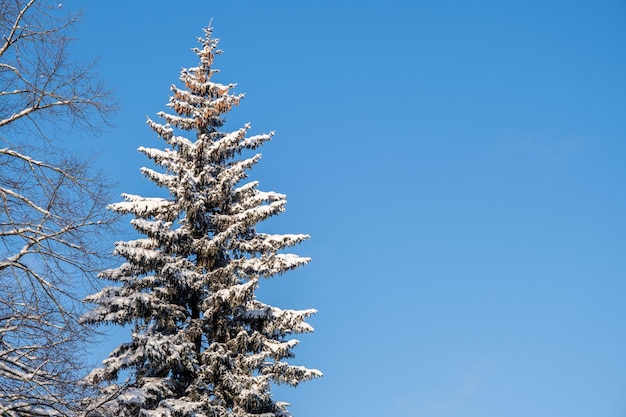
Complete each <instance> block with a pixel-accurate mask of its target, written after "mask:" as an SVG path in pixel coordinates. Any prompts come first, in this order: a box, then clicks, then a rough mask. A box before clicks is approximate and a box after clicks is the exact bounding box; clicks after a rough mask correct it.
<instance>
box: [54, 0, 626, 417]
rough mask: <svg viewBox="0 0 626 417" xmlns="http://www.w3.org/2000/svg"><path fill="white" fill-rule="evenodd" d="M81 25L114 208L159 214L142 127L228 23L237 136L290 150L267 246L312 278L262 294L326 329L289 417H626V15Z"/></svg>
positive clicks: (202, 18) (456, 10)
mask: <svg viewBox="0 0 626 417" xmlns="http://www.w3.org/2000/svg"><path fill="white" fill-rule="evenodd" d="M79 6H82V7H83V8H84V11H85V15H84V23H83V24H82V26H81V27H80V29H79V31H78V32H77V33H76V38H77V39H78V40H77V44H76V46H75V53H76V54H77V55H78V56H84V57H86V58H87V57H90V56H99V57H100V65H99V71H100V72H101V74H102V75H103V77H104V78H105V79H106V80H107V82H108V83H109V84H110V85H111V86H112V87H113V88H115V89H116V92H117V98H118V100H119V104H120V108H121V110H120V112H119V113H118V114H117V115H116V116H115V118H114V120H112V121H113V123H114V124H115V127H114V128H112V129H109V130H108V131H107V132H106V133H105V134H104V135H102V136H101V137H100V138H99V139H98V140H97V141H96V142H95V144H94V148H95V149H100V150H101V159H100V160H99V162H98V164H99V165H100V166H101V167H103V168H104V169H105V171H106V172H107V173H108V175H109V176H110V177H111V178H112V179H113V180H115V181H116V182H117V183H118V187H117V191H116V193H121V192H129V193H137V194H151V193H153V189H152V188H151V187H150V185H149V184H148V182H147V180H145V179H143V178H142V177H141V174H140V173H139V168H140V167H141V166H144V165H145V164H147V163H148V162H147V160H146V159H144V157H143V156H142V155H140V154H138V153H137V152H136V148H137V147H139V146H155V147H160V146H162V144H161V143H160V142H159V141H157V139H156V137H155V136H154V135H153V134H152V132H151V131H150V130H149V129H148V128H147V126H146V125H145V123H144V122H145V118H146V115H151V116H154V114H155V113H156V112H158V111H160V110H163V109H165V107H164V105H165V103H166V102H167V98H168V95H169V85H170V84H172V83H176V82H177V81H178V72H179V69H180V68H181V67H183V66H193V65H195V64H196V60H195V56H194V55H193V54H192V53H191V52H190V48H192V47H194V46H196V43H195V39H196V37H197V36H200V35H201V34H202V28H203V27H205V26H207V24H208V23H209V21H210V20H211V19H213V26H214V28H215V35H216V36H217V37H219V38H221V39H222V42H221V47H222V49H224V51H225V52H224V54H223V55H222V56H221V57H220V58H219V59H218V60H217V62H216V67H217V68H220V69H221V71H222V72H221V73H220V74H219V78H218V80H219V81H221V82H224V83H228V82H236V83H238V84H239V87H238V91H240V92H245V93H246V98H245V99H244V101H243V102H242V103H241V105H240V106H239V108H237V109H236V110H235V111H234V112H233V113H232V115H231V116H230V118H229V122H230V125H229V126H231V127H232V128H233V129H234V128H236V127H239V126H240V125H241V124H243V123H244V122H247V121H249V122H251V123H252V128H253V129H252V130H253V133H262V132H267V131H270V130H275V131H276V136H275V139H274V140H273V141H272V142H271V143H270V144H269V145H267V146H265V147H264V148H263V149H262V150H261V151H262V153H263V159H262V161H261V163H260V165H258V166H257V167H256V168H255V169H254V170H253V171H252V172H251V178H252V179H258V180H260V181H261V189H264V190H274V191H279V192H283V193H286V194H287V196H288V201H289V204H288V208H287V212H286V213H285V214H283V215H282V216H279V217H278V218H276V219H275V220H273V221H271V222H270V223H269V224H267V225H266V226H265V227H267V228H268V229H269V230H271V231H274V232H285V233H310V234H311V235H312V239H311V240H310V241H309V242H307V243H306V244H304V245H301V246H300V247H298V248H296V252H297V253H299V254H301V255H305V256H311V257H312V258H313V259H314V261H313V263H311V264H310V265H309V266H307V267H305V268H302V269H301V270H299V271H295V272H293V273H290V274H287V275H285V276H283V277H279V278H276V279H274V280H271V281H267V282H264V283H263V287H262V289H261V294H260V297H261V298H262V299H264V300H265V301H267V302H271V303H274V304H277V305H279V306H282V307H291V308H317V309H318V310H319V314H318V315H317V316H316V317H315V318H314V319H313V320H312V324H313V325H314V326H315V327H316V333H314V334H312V335H306V336H305V337H301V338H300V339H301V341H302V343H301V346H300V347H298V348H297V349H296V355H297V357H296V359H295V360H294V363H297V364H303V365H307V366H309V367H315V368H319V369H320V370H322V371H323V372H324V373H325V377H324V378H322V379H320V380H316V381H313V382H308V383H305V384H303V385H301V386H300V387H298V388H296V389H280V390H278V391H277V393H276V397H277V399H279V400H285V401H288V402H291V403H292V404H293V405H292V407H291V411H292V412H293V414H294V417H314V416H315V417H317V416H358V417H380V416H385V417H444V416H445V417H458V416H462V417H554V416H567V417H590V416H594V417H623V416H625V415H626V193H625V190H626V76H625V74H626V23H625V22H626V3H624V1H617V0H615V1H608V0H595V1H575V0H568V1H550V0H548V1H546V0H542V1H539V0H530V1H524V2H505V1H475V2H466V1H437V2H435V1H430V2H425V1H408V0H407V1H392V0H390V1H384V2H383V1H366V0H362V1H317V2H313V1H308V2H300V1H291V2H288V1H221V2H217V1H206V0H203V1H200V0H197V1H177V2H174V1H164V0H152V1H126V2H104V1H86V0H73V1H71V2H68V3H67V4H66V5H65V4H64V6H63V7H71V8H74V7H79ZM112 240H115V239H112ZM116 337H119V339H117V340H114V341H112V342H110V343H119V342H120V341H122V339H123V337H122V336H119V335H118V336H116ZM111 347H112V346H110V345H105V344H103V346H102V353H101V354H102V355H105V354H106V353H108V351H107V349H110V348H111Z"/></svg>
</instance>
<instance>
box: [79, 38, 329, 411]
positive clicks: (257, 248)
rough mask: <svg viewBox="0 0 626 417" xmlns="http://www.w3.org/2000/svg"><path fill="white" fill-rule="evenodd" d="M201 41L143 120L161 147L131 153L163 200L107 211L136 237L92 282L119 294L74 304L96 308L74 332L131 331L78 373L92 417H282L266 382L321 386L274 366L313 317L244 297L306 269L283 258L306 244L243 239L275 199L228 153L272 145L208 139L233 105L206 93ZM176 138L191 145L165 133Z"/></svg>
mask: <svg viewBox="0 0 626 417" xmlns="http://www.w3.org/2000/svg"><path fill="white" fill-rule="evenodd" d="M211 33H212V30H211V29H210V28H208V29H206V30H205V37H204V38H201V39H199V40H200V43H201V45H202V46H201V48H194V52H195V53H196V54H197V56H198V57H199V58H200V63H199V66H198V67H194V68H187V69H183V70H182V71H181V76H180V80H181V81H182V82H183V84H184V87H183V88H179V87H176V86H172V87H171V90H172V92H173V96H172V97H171V98H170V102H169V104H168V106H169V107H170V108H171V109H172V110H173V112H172V113H165V112H160V113H159V114H158V115H159V116H160V117H161V118H162V119H163V120H164V121H165V123H164V124H159V123H156V122H154V121H152V120H148V125H149V126H150V128H151V129H152V130H153V131H154V132H156V133H157V134H158V136H159V137H160V138H161V139H163V140H164V141H165V142H166V143H167V145H168V146H167V148H166V149H165V150H159V149H152V148H143V147H142V148H139V151H140V152H142V153H144V154H145V155H146V156H148V157H149V158H150V159H152V160H153V161H154V162H155V163H156V164H157V165H159V166H161V167H162V168H163V172H157V171H155V170H152V169H148V168H142V172H143V173H144V174H145V176H146V177H148V178H149V179H150V180H151V181H153V182H154V183H156V184H157V185H158V186H160V187H165V188H167V189H168V190H169V194H170V198H147V197H140V196H136V195H124V198H125V200H126V201H125V202H121V203H117V204H113V205H112V209H113V210H114V211H116V212H118V213H130V214H132V215H134V219H133V220H132V221H131V223H132V225H133V227H134V228H135V229H136V230H137V231H138V232H139V233H140V234H142V235H144V236H145V237H143V238H141V239H138V240H132V241H123V242H117V243H116V246H115V253H116V254H117V255H119V256H122V257H124V258H125V260H126V262H124V263H123V264H122V265H121V266H120V267H118V268H116V269H112V270H107V271H105V272H103V273H102V277H103V278H106V279H108V280H111V281H115V282H117V283H119V285H116V286H111V287H107V288H105V289H104V290H102V291H100V292H98V293H97V294H94V295H92V296H90V297H88V298H87V300H88V301H91V302H93V303H95V304H97V306H96V307H95V309H93V310H92V311H91V312H90V313H89V314H88V315H87V316H86V317H85V320H86V321H87V322H90V323H95V324H100V323H115V324H120V325H127V324H131V325H132V326H133V330H132V340H131V341H130V342H129V343H124V344H122V345H120V346H119V347H117V348H116V349H115V350H114V351H113V352H112V353H111V354H110V356H109V357H108V358H107V359H105V360H104V361H103V367H102V368H98V369H96V370H95V371H94V372H92V374H91V378H92V379H93V380H95V381H96V382H101V383H102V385H103V391H102V396H101V398H100V402H101V403H104V407H103V408H102V409H100V410H99V411H94V412H93V413H92V414H93V415H101V414H113V415H116V416H139V415H141V416H216V417H217V416H220V417H221V416H233V417H234V416H237V417H239V416H242V417H243V416H289V415H290V414H289V412H288V411H287V410H286V406H287V405H288V404H286V403H283V402H277V401H274V399H273V398H272V396H271V391H270V383H278V384H283V383H285V384H290V385H294V386H295V385H297V384H298V383H299V382H301V381H304V380H308V379H311V378H315V377H318V376H321V373H320V372H319V371H317V370H314V369H307V368H305V367H302V366H294V365H291V364H289V363H287V362H286V361H285V359H286V358H290V357H293V353H292V348H293V347H294V346H295V345H296V344H297V343H298V342H297V340H295V339H289V335H290V334H292V333H302V332H311V331H312V330H313V329H312V327H311V326H310V325H308V324H307V323H305V321H304V320H305V319H306V318H307V317H308V316H310V315H311V314H314V313H315V310H302V311H296V310H283V309H280V308H277V307H273V306H269V305H267V304H264V303H262V302H261V301H259V300H257V298H256V296H255V289H256V288H257V286H258V282H259V279H261V278H269V277H272V276H274V275H277V274H282V273H284V272H286V271H288V270H290V269H293V268H296V267H298V266H301V265H304V264H306V263H307V262H308V261H309V259H308V258H303V257H300V256H296V255H293V254H285V253H282V250H283V249H285V248H287V247H290V246H294V245H296V244H298V243H300V242H302V241H303V240H305V239H307V238H308V236H307V235H302V234H281V235H275V234H265V233H260V232H257V231H256V229H255V226H256V225H257V223H259V222H261V221H263V220H265V219H267V218H269V217H271V216H274V215H276V214H278V213H281V212H282V211H283V210H284V208H285V202H286V201H285V196H284V195H282V194H278V193H275V192H263V191H259V190H258V189H257V182H255V181H252V182H246V181H245V180H244V179H245V178H246V177H247V174H246V171H247V170H248V169H249V168H251V167H252V166H253V165H254V164H255V163H256V162H257V161H258V160H259V158H260V155H258V154H257V155H254V156H252V157H249V158H247V157H242V156H241V155H242V151H245V150H250V149H255V148H257V147H259V146H260V145H262V144H263V143H264V142H266V141H268V140H270V138H271V137H272V134H264V135H258V136H249V137H247V136H246V134H247V131H248V129H249V125H246V126H245V127H243V128H241V129H239V130H236V131H234V132H227V133H226V132H221V131H220V130H219V129H220V127H221V126H222V125H223V123H224V118H223V115H224V114H225V113H227V112H228V111H229V110H230V109H231V108H232V107H233V106H234V105H237V104H238V103H239V100H240V99H241V98H242V96H241V95H234V94H232V93H230V90H231V89H232V88H233V87H234V84H229V85H223V84H219V83H216V82H213V81H211V77H212V76H213V75H214V74H215V73H216V72H217V70H215V69H212V64H213V58H214V56H215V55H216V54H219V53H220V51H219V50H218V49H217V43H218V41H217V39H214V38H212V37H211ZM185 131H187V132H193V136H194V138H193V140H192V139H189V138H187V137H184V136H180V135H177V134H176V132H179V133H181V134H184V132H185ZM190 135H191V134H190ZM125 378H128V379H127V381H126V382H120V379H125ZM102 410H104V411H102Z"/></svg>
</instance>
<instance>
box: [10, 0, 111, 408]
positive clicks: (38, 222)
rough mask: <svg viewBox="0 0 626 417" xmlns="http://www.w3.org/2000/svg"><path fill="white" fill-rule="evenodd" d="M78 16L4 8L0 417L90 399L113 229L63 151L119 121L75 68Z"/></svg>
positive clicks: (92, 188) (48, 5) (101, 195)
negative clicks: (71, 50)
mask: <svg viewBox="0 0 626 417" xmlns="http://www.w3.org/2000/svg"><path fill="white" fill-rule="evenodd" d="M76 18H77V15H74V14H71V13H68V12H66V11H65V10H64V9H63V8H61V7H58V6H57V4H56V3H52V2H48V1H46V0H0V31H1V35H2V36H1V38H0V416H43V415H45V416H50V415H72V414H74V412H75V407H76V406H77V404H78V401H79V400H80V398H81V397H82V393H81V391H82V390H83V389H85V387H84V386H82V385H81V383H80V382H79V381H80V379H81V377H82V375H83V373H82V370H83V367H82V364H84V352H85V348H84V344H85V343H86V342H87V341H88V340H89V336H90V331H89V329H87V328H85V327H83V326H82V325H81V324H80V323H79V322H78V320H77V317H78V315H79V314H80V313H81V310H82V304H81V301H80V300H81V298H82V296H84V294H85V292H86V289H87V288H88V287H89V285H90V278H91V277H92V276H93V274H94V273H95V272H96V271H98V270H100V269H101V260H102V259H103V258H102V257H101V254H102V253H104V251H103V250H101V249H103V248H101V247H100V245H99V242H102V240H103V239H102V236H100V235H101V234H102V233H104V232H105V231H106V230H107V226H109V225H110V224H111V222H112V218H111V216H110V215H109V214H107V212H106V209H105V207H106V203H107V201H108V200H109V195H108V189H107V186H106V183H105V181H103V180H102V179H101V178H102V177H101V176H93V175H91V176H90V165H91V161H90V160H88V159H86V158H84V157H83V156H81V155H74V154H70V153H69V152H67V150H65V149H63V146H62V145H61V139H62V138H61V137H60V136H62V135H63V134H64V132H67V131H69V130H70V129H71V130H73V131H75V130H76V127H80V128H82V129H87V130H90V131H91V130H97V129H98V128H99V126H102V123H103V122H104V123H106V116H107V114H108V113H109V112H110V111H111V110H112V106H111V105H110V95H109V93H108V92H107V91H106V90H105V89H104V88H103V85H102V84H101V83H100V81H99V79H98V78H97V77H95V76H94V75H93V74H94V71H93V63H91V62H89V63H80V62H77V61H74V60H73V59H71V58H70V56H69V54H68V45H69V43H70V42H71V39H70V38H69V33H70V31H71V30H72V29H73V28H74V26H75V23H76V22H77V20H76Z"/></svg>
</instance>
